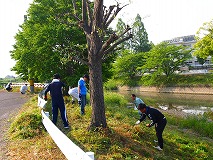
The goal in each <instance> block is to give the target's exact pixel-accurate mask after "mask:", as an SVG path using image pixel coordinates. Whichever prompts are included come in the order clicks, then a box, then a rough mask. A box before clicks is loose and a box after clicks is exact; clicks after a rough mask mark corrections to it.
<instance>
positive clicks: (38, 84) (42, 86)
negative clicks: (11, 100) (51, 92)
mask: <svg viewBox="0 0 213 160" xmlns="http://www.w3.org/2000/svg"><path fill="white" fill-rule="evenodd" d="M25 84H27V85H28V86H30V83H12V87H19V86H23V85H25ZM45 86H46V84H44V83H34V87H38V88H44V87H45Z"/></svg>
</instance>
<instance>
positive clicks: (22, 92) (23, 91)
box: [20, 84, 28, 94]
mask: <svg viewBox="0 0 213 160" xmlns="http://www.w3.org/2000/svg"><path fill="white" fill-rule="evenodd" d="M27 90H28V88H27V84H25V85H23V86H21V88H20V92H21V94H25V93H26V91H27Z"/></svg>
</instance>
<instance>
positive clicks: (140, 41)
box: [131, 14, 151, 52]
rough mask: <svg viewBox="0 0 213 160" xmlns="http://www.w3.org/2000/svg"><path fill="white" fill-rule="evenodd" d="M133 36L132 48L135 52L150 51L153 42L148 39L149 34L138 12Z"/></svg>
mask: <svg viewBox="0 0 213 160" xmlns="http://www.w3.org/2000/svg"><path fill="white" fill-rule="evenodd" d="M132 32H133V35H134V36H133V38H132V39H131V45H132V49H133V50H134V51H135V52H148V51H149V50H150V49H151V44H150V43H149V40H148V34H147V32H146V29H145V27H144V23H143V22H142V19H141V16H140V15H139V14H137V16H136V18H135V22H134V23H133V27H132Z"/></svg>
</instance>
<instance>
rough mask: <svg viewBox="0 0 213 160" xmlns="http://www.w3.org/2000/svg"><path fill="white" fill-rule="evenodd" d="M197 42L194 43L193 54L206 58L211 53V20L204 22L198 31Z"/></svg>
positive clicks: (212, 30)
mask: <svg viewBox="0 0 213 160" xmlns="http://www.w3.org/2000/svg"><path fill="white" fill-rule="evenodd" d="M197 34H198V37H197V43H196V44H195V45H194V48H195V52H194V55H196V56H198V57H200V58H203V59H206V58H207V57H208V56H212V55H213V20H212V21H210V22H208V23H204V25H203V27H201V28H200V29H199V31H198V33H197Z"/></svg>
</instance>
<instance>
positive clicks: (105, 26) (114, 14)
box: [104, 4, 128, 29]
mask: <svg viewBox="0 0 213 160" xmlns="http://www.w3.org/2000/svg"><path fill="white" fill-rule="evenodd" d="M127 5H128V4H126V5H124V6H123V7H119V4H117V6H116V10H115V11H114V13H113V15H112V16H111V17H110V18H109V17H108V18H109V20H107V21H106V24H104V28H105V29H106V28H108V26H109V25H110V24H111V23H112V21H113V20H114V19H115V17H116V16H117V14H118V13H119V12H120V11H121V10H122V9H123V8H124V7H126V6H127Z"/></svg>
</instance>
